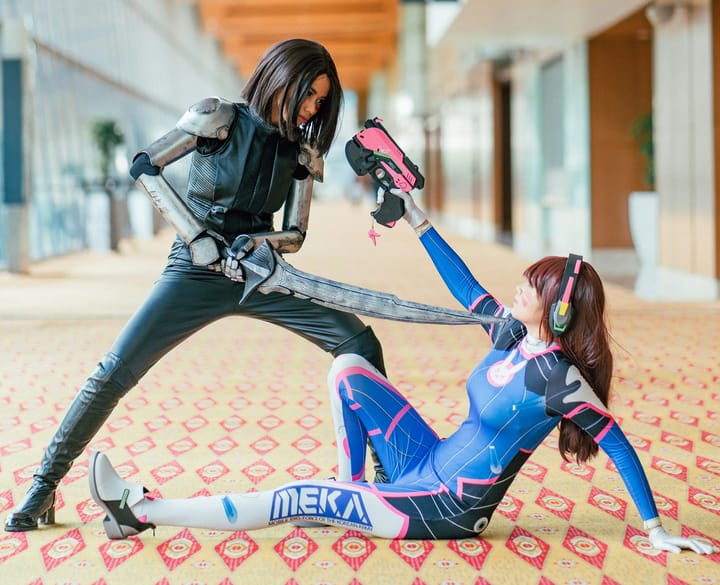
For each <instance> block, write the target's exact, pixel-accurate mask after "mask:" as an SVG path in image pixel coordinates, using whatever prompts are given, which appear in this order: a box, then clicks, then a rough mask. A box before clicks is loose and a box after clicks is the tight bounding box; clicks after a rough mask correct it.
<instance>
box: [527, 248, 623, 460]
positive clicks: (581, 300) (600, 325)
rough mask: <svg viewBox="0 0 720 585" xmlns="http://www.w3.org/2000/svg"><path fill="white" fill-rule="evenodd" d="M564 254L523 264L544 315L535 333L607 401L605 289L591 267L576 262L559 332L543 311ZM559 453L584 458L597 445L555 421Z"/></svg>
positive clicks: (609, 367)
mask: <svg viewBox="0 0 720 585" xmlns="http://www.w3.org/2000/svg"><path fill="white" fill-rule="evenodd" d="M566 262H567V258H564V257H562V256H547V257H545V258H542V259H541V260H538V261H537V262H535V264H533V265H531V266H529V267H528V268H527V270H525V272H524V274H523V276H525V278H527V280H528V282H529V283H530V286H532V287H533V288H534V289H535V290H536V291H537V294H538V298H539V300H540V303H541V306H542V309H543V314H544V315H547V316H548V317H547V318H546V319H545V320H544V321H543V322H542V323H541V324H540V335H541V337H542V338H543V339H544V340H545V341H547V342H548V343H549V342H551V341H553V340H554V341H557V343H558V344H559V345H560V348H561V349H562V352H563V354H565V356H567V358H568V359H569V360H570V361H571V362H572V363H573V364H574V365H575V366H576V367H577V368H578V370H580V373H581V374H582V376H583V377H584V378H585V379H586V380H587V381H588V383H589V384H590V385H591V386H592V389H593V390H594V391H595V394H596V395H597V397H598V398H599V399H600V401H601V402H602V403H603V404H604V405H605V406H607V405H608V400H609V397H610V380H611V377H612V371H613V355H612V352H611V351H610V333H609V332H608V328H607V323H606V321H605V289H604V288H603V284H602V280H600V276H599V275H598V273H597V272H596V271H595V269H594V268H593V267H592V266H591V265H590V264H589V263H587V262H583V263H582V267H581V268H580V274H579V275H578V278H577V282H576V284H575V288H574V289H573V295H572V311H573V312H572V317H571V321H570V325H569V326H568V328H567V329H566V331H565V333H563V334H562V335H561V336H559V337H555V336H554V335H553V333H552V331H551V329H550V322H549V315H550V310H551V306H552V304H553V303H554V302H555V301H557V299H558V296H559V290H560V282H561V280H562V275H563V271H564V269H565V264H566ZM559 448H560V454H561V455H562V458H563V459H564V460H565V461H568V460H569V458H570V457H573V458H574V459H575V460H576V461H577V462H578V463H584V462H585V461H587V460H588V459H590V458H592V457H594V456H595V455H596V454H597V452H598V446H597V444H596V443H595V441H593V439H592V438H591V437H590V435H588V434H586V433H585V432H584V431H582V430H581V429H580V428H579V427H577V426H576V425H575V424H574V423H573V422H572V421H570V420H567V419H563V420H562V421H561V422H560V441H559Z"/></svg>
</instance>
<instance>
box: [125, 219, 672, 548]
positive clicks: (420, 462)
mask: <svg viewBox="0 0 720 585" xmlns="http://www.w3.org/2000/svg"><path fill="white" fill-rule="evenodd" d="M421 242H422V243H423V245H424V246H425V248H426V250H427V251H428V253H429V255H430V257H431V259H432V260H433V262H434V264H435V266H436V268H437V270H438V272H439V273H440V275H441V276H442V278H443V279H444V281H445V283H446V284H447V286H448V288H449V289H450V291H451V292H452V293H453V295H454V296H455V297H456V298H457V299H458V300H459V301H460V303H462V305H463V306H464V307H466V308H467V309H469V310H470V311H474V312H476V313H482V314H489V315H502V314H504V313H505V312H506V310H505V308H504V307H503V306H502V305H501V304H500V303H498V301H497V300H496V299H495V298H494V297H493V296H492V295H490V294H489V293H488V292H487V291H486V290H485V289H484V288H483V287H482V286H481V285H480V284H479V283H478V282H477V280H475V278H474V277H473V276H472V274H471V273H470V271H469V270H468V268H467V266H466V265H465V264H464V262H463V261H462V260H461V259H460V258H459V257H458V256H457V254H456V253H455V252H454V251H453V250H452V249H451V248H450V247H449V246H448V244H447V243H446V242H445V241H444V240H443V239H442V238H441V237H440V236H439V235H438V233H437V232H436V231H435V230H434V229H430V230H429V231H427V232H426V233H425V234H424V235H423V236H422V237H421ZM484 327H485V329H486V331H487V333H488V334H489V335H490V338H491V340H492V342H493V346H492V349H491V350H490V352H489V353H488V354H487V356H486V357H485V359H484V360H483V361H482V362H481V363H480V364H478V365H477V367H476V368H475V369H474V370H473V371H472V373H471V374H470V376H469V378H468V380H467V394H468V399H469V412H468V416H467V418H466V419H465V421H464V422H463V423H462V424H461V425H460V427H459V428H458V429H457V430H456V431H455V432H454V433H453V434H452V435H450V436H449V437H447V438H446V439H441V438H439V437H438V436H437V434H436V433H435V432H434V431H433V430H432V429H431V428H430V427H429V426H428V424H427V423H426V422H425V421H424V420H423V419H422V418H421V417H420V415H419V413H418V412H417V411H416V410H415V409H414V408H413V407H412V406H411V405H410V404H409V403H408V401H407V399H406V398H405V397H404V396H403V395H402V394H400V393H399V392H398V391H397V390H396V389H395V388H394V387H393V386H392V385H391V384H390V382H388V380H387V379H386V378H385V377H384V376H383V375H382V374H381V373H380V372H379V371H378V370H377V369H376V368H374V367H373V366H372V365H371V364H370V363H369V362H368V361H367V360H365V359H364V358H362V357H360V356H359V355H355V354H344V355H341V356H338V357H337V358H336V359H335V361H334V362H333V366H332V368H331V370H330V374H329V377H328V383H329V387H330V398H331V406H332V411H333V420H334V425H335V432H336V437H337V444H338V456H339V465H338V481H332V480H301V481H295V482H291V483H288V484H285V485H283V486H281V487H278V488H275V489H272V490H265V491H259V492H250V493H245V494H230V495H225V496H209V497H199V498H191V499H187V500H182V501H178V500H174V501H171V500H167V501H166V500H162V499H157V500H149V499H145V500H143V502H142V503H141V505H140V506H139V507H137V509H136V508H133V511H134V513H136V514H137V515H138V517H139V518H140V519H141V520H142V521H145V522H151V523H156V524H160V525H176V526H187V527H204V528H214V529H220V530H246V529H254V528H262V527H265V526H269V525H274V524H280V523H285V522H293V521H294V522H297V521H300V520H304V521H305V520H311V521H317V522H321V523H327V524H333V525H336V526H342V527H346V528H353V529H358V530H363V531H366V532H369V533H371V534H374V535H376V536H381V537H385V538H410V539H449V538H466V537H471V536H474V535H476V534H479V533H480V532H482V531H483V530H484V529H485V527H486V526H487V524H488V522H489V521H490V517H491V516H492V514H493V512H494V511H495V508H497V506H498V504H499V503H500V501H501V500H502V498H503V496H504V495H505V493H506V492H507V490H508V488H509V487H510V484H511V483H512V481H513V479H514V478H515V476H516V475H517V473H518V471H519V470H520V468H521V467H522V465H523V464H524V463H525V461H527V459H528V458H529V457H530V455H531V454H532V453H533V451H535V449H536V448H537V447H538V445H539V444H540V443H541V442H542V441H543V440H544V439H545V437H547V436H548V434H549V433H550V432H551V431H552V430H553V429H554V428H555V427H556V426H557V425H558V423H559V422H560V421H561V419H562V418H566V419H569V420H571V421H572V422H573V423H575V424H576V425H577V426H578V427H580V428H581V429H583V430H584V431H585V432H587V433H588V434H589V435H590V436H591V437H592V438H593V439H594V440H595V441H596V443H597V444H598V445H599V446H600V447H601V448H602V449H603V450H604V451H605V452H606V453H607V454H608V456H609V457H610V459H612V461H613V463H614V464H615V467H616V468H617V470H618V472H619V473H620V475H621V477H622V479H623V481H624V482H625V485H626V486H627V488H628V490H629V492H630V494H631V496H632V498H633V500H634V502H635V505H636V506H637V508H638V511H639V513H640V516H641V517H642V519H643V521H645V522H646V523H647V522H648V521H651V520H655V519H656V518H657V516H658V514H657V509H656V507H655V503H654V500H653V497H652V493H651V491H650V486H649V485H648V481H647V478H646V476H645V473H644V471H643V469H642V466H641V464H640V461H639V460H638V457H637V454H636V453H635V450H634V449H633V448H632V446H631V445H630V443H629V442H628V440H627V438H626V437H625V435H624V434H623V432H622V431H621V430H620V427H619V426H618V425H617V423H616V422H615V420H614V419H613V417H612V415H611V414H610V413H609V412H608V411H607V408H606V407H605V406H603V404H602V403H601V402H600V400H599V399H598V398H597V396H596V395H595V393H594V392H593V390H592V389H591V388H590V386H589V385H588V383H587V382H586V381H585V380H584V379H583V377H582V376H581V375H580V372H579V371H578V369H577V368H576V367H575V366H574V365H572V363H571V362H570V361H569V360H568V359H567V358H566V357H565V356H564V355H563V354H562V353H561V351H560V348H559V346H557V345H549V346H548V345H547V344H546V343H544V342H542V341H540V340H537V339H532V338H530V337H529V336H528V335H527V332H526V330H525V326H524V325H523V324H522V323H521V322H519V321H517V320H515V319H512V318H509V319H508V320H507V321H506V322H504V323H502V324H500V325H498V324H492V325H484ZM368 438H369V439H370V440H371V441H372V443H373V445H374V447H375V449H376V451H377V453H378V455H379V457H380V459H381V461H382V463H383V465H384V467H385V470H386V472H387V474H388V477H389V478H390V483H382V484H372V483H366V482H365V481H364V471H365V457H366V451H367V439H368Z"/></svg>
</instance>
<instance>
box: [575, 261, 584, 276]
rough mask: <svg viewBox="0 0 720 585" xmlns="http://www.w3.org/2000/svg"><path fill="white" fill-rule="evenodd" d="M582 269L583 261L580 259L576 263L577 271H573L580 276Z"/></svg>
mask: <svg viewBox="0 0 720 585" xmlns="http://www.w3.org/2000/svg"><path fill="white" fill-rule="evenodd" d="M581 267H582V260H581V259H578V260H577V261H576V262H575V269H574V270H573V272H574V273H575V274H576V275H577V274H580V268H581Z"/></svg>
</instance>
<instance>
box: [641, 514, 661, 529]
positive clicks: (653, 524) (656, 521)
mask: <svg viewBox="0 0 720 585" xmlns="http://www.w3.org/2000/svg"><path fill="white" fill-rule="evenodd" d="M658 526H662V522H661V521H660V517H659V516H658V517H656V518H651V519H650V520H645V522H643V528H644V529H645V530H652V529H653V528H657V527H658Z"/></svg>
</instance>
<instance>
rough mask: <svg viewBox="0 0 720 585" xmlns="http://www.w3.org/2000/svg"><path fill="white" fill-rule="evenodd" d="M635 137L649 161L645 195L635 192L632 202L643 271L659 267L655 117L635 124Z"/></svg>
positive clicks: (633, 227) (633, 230)
mask: <svg viewBox="0 0 720 585" xmlns="http://www.w3.org/2000/svg"><path fill="white" fill-rule="evenodd" d="M631 132H632V136H633V138H634V139H635V142H636V143H637V145H638V148H639V150H640V154H641V155H642V157H643V159H644V161H645V171H644V181H645V184H646V186H647V190H645V191H633V192H632V193H630V197H629V199H628V216H629V222H630V235H631V236H632V241H633V244H634V246H635V252H636V253H637V255H638V258H639V259H640V265H641V270H642V269H643V268H654V267H655V266H657V264H658V222H659V204H658V195H657V192H656V191H655V143H654V135H653V114H652V111H649V112H647V113H645V114H643V115H642V116H639V117H638V118H636V119H635V120H633V123H632V127H631Z"/></svg>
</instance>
